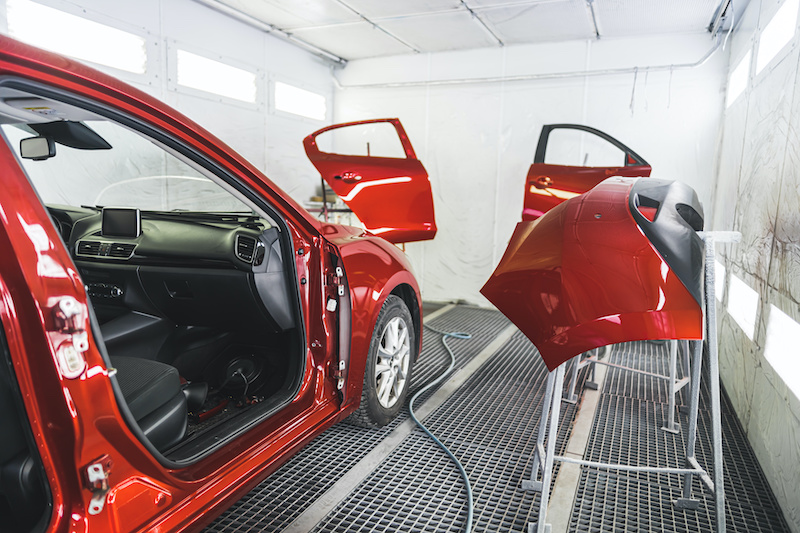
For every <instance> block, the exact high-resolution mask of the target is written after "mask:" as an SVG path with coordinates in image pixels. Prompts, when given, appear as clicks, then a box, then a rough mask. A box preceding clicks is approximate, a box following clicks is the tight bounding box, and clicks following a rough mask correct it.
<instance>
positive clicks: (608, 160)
mask: <svg viewBox="0 0 800 533" xmlns="http://www.w3.org/2000/svg"><path fill="white" fill-rule="evenodd" d="M544 162H545V163H547V164H549V165H567V166H572V167H622V166H625V152H623V151H622V150H620V149H619V148H617V147H616V146H614V145H613V144H611V143H610V142H608V141H606V140H605V139H603V138H601V137H598V136H597V135H594V134H592V133H588V132H585V131H580V130H576V129H568V128H557V129H554V130H553V131H551V132H550V136H549V138H548V141H547V151H546V152H545V158H544Z"/></svg>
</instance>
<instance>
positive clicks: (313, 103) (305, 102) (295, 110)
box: [275, 81, 328, 120]
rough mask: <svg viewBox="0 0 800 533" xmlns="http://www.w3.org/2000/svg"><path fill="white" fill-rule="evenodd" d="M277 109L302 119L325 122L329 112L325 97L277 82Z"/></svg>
mask: <svg viewBox="0 0 800 533" xmlns="http://www.w3.org/2000/svg"><path fill="white" fill-rule="evenodd" d="M275 109H277V110H278V111H285V112H286V113H292V114H294V115H300V116H301V117H306V118H313V119H314V120H325V117H326V115H327V112H328V107H327V101H326V99H325V97H324V96H322V95H321V94H317V93H315V92H311V91H306V90H305V89H300V88H299V87H295V86H294V85H289V84H288V83H283V82H280V81H276V82H275Z"/></svg>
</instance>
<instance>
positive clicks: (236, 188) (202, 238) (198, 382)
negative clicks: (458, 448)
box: [0, 36, 435, 532]
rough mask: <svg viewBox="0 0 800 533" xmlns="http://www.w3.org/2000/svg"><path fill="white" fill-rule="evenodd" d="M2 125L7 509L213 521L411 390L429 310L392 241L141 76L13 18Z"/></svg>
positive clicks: (363, 166) (1, 48)
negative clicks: (46, 41)
mask: <svg viewBox="0 0 800 533" xmlns="http://www.w3.org/2000/svg"><path fill="white" fill-rule="evenodd" d="M0 127H2V133H3V140H0V172H2V184H3V194H2V195H0V213H1V215H0V257H2V261H0V321H1V322H2V328H1V330H0V333H2V335H0V337H2V338H1V339H0V340H2V364H0V408H2V410H3V414H2V415H1V416H2V418H0V426H2V427H3V431H4V433H6V434H8V435H12V436H13V438H11V439H6V440H5V444H3V445H2V446H0V476H2V481H3V484H2V488H0V519H1V520H2V521H3V526H4V527H6V528H10V530H12V531H53V532H55V531H84V532H93V531H112V530H113V531H156V530H157V531H195V530H199V529H200V528H201V527H202V526H204V525H206V524H208V523H210V522H211V521H212V520H213V519H214V518H215V517H216V516H217V515H219V514H220V513H221V512H222V511H223V510H224V509H225V508H227V507H228V506H229V505H231V504H232V503H233V502H235V501H236V500H237V499H238V498H240V497H241V496H242V495H243V494H244V493H246V492H247V491H248V490H249V489H250V488H252V487H253V486H255V485H256V484H257V483H258V482H259V481H261V480H262V479H264V478H265V477H266V476H268V475H269V474H270V473H271V472H273V471H274V470H275V469H276V468H277V467H278V466H279V465H280V464H282V463H283V462H284V461H286V460H287V459H288V458H289V457H290V456H291V455H292V454H293V453H294V452H295V451H297V450H298V449H300V448H301V447H302V446H303V445H304V444H306V443H307V442H309V441H310V440H311V439H312V438H313V437H315V436H316V435H318V434H319V433H320V432H322V431H323V430H325V429H326V428H328V427H330V426H331V425H332V424H334V423H336V422H338V421H340V420H342V419H344V418H346V417H347V416H348V415H350V414H351V413H353V412H356V413H359V414H360V415H364V411H363V410H364V409H365V406H364V404H363V402H361V399H362V395H363V394H365V392H364V391H366V390H367V389H369V388H370V387H372V388H373V389H375V390H373V393H377V394H378V396H380V397H381V398H382V397H383V396H382V395H383V392H386V398H389V399H390V400H389V402H388V403H389V404H390V405H389V407H387V408H385V409H384V408H381V409H382V412H384V411H385V413H388V414H389V415H391V414H392V413H394V412H396V410H397V409H399V408H400V406H401V405H402V400H403V394H404V393H405V392H406V391H407V381H410V374H409V373H410V367H409V364H410V363H411V362H413V360H414V359H415V358H416V357H417V356H418V354H419V349H420V346H421V314H422V313H421V299H420V293H419V287H418V284H417V282H416V280H415V278H414V275H413V273H412V272H411V267H410V264H409V262H408V259H407V258H406V257H405V255H404V254H403V253H402V252H401V251H400V250H399V249H398V248H397V247H396V246H395V245H393V244H390V243H389V242H387V241H386V240H384V239H382V238H380V237H378V236H376V235H374V234H371V233H370V232H368V231H365V230H360V229H357V228H352V227H346V226H339V225H335V224H328V223H324V222H320V221H318V220H317V219H315V218H314V217H313V216H312V215H310V214H309V213H308V212H307V211H306V210H305V209H304V208H302V207H301V206H300V205H299V204H298V203H297V202H295V201H294V200H292V199H291V198H290V197H289V196H287V195H286V194H285V193H284V192H283V191H281V190H280V189H279V188H278V187H277V186H276V185H275V184H274V183H272V182H271V181H270V180H269V179H267V178H266V177H265V176H264V175H263V174H262V173H261V172H260V171H258V170H257V169H256V168H254V167H253V166H252V165H250V164H249V163H248V162H247V161H245V160H244V159H243V158H242V157H241V156H239V155H238V154H236V153H235V152H234V151H233V150H231V149H230V148H229V147H227V146H226V145H225V144H224V143H222V142H221V141H219V140H218V139H216V138H215V137H214V136H213V135H211V134H210V133H208V132H207V131H205V130H204V129H202V128H201V127H200V126H198V125H196V124H195V123H194V122H192V121H191V120H190V119H188V118H186V117H185V116H183V115H181V114H180V113H178V112H177V111H175V110H173V109H171V108H169V107H168V106H166V105H164V104H162V103H160V102H158V101H157V100H155V99H154V98H152V97H150V96H148V95H146V94H145V93H143V92H141V91H138V90H136V89H134V88H132V87H130V86H128V85H126V84H124V83H122V82H120V81H118V80H116V79H114V78H112V77H110V76H107V75H105V74H102V73H100V72H97V71H96V70H94V69H92V68H89V67H87V66H85V65H82V64H81V63H78V62H76V61H73V60H71V59H68V58H65V57H61V56H59V55H56V54H52V53H49V52H45V51H42V50H39V49H36V48H33V47H30V46H27V45H24V44H22V43H19V42H17V41H14V40H12V39H10V38H7V37H4V36H0ZM31 135H33V137H31ZM403 141H404V142H407V138H405V139H404V140H403ZM408 146H410V144H408ZM372 162H373V160H372V159H370V158H365V159H361V160H359V161H358V164H357V165H356V166H355V167H354V168H353V170H354V171H357V172H362V173H370V172H374V169H373V168H372V166H371V163H372ZM373 192H374V191H373ZM428 194H429V191H428ZM53 198H54V199H56V200H57V201H56V202H53V201H52V199H53ZM84 198H88V200H86V201H85V203H84V200H83V199H84ZM62 199H65V200H64V201H62ZM67 200H68V201H67ZM98 200H99V201H98ZM372 201H373V202H379V201H381V198H380V195H377V196H373V197H372ZM101 202H102V204H101ZM154 206H157V208H154ZM430 216H431V217H432V216H433V211H432V209H431V211H430ZM390 222H392V223H393V224H394V227H395V228H398V229H399V231H403V229H404V227H403V223H404V221H403V220H401V219H395V220H393V221H390ZM426 223H428V224H429V226H430V227H434V228H435V223H434V221H433V220H432V219H431V220H428V221H426ZM407 236H410V237H414V234H413V232H411V233H410V234H409V235H407ZM427 236H428V237H432V234H431V232H430V231H428V232H427ZM398 331H399V332H400V334H402V337H399V336H398V335H399V334H398ZM387 332H388V333H387ZM389 333H391V335H389ZM389 337H392V338H391V339H390V340H392V341H393V342H394V344H395V345H396V346H395V347H394V348H391V347H387V346H388V344H387V343H388V341H386V339H387V338H389ZM387 350H389V351H392V350H393V351H392V353H391V354H389V355H386V353H388V352H387ZM376 354H377V355H376ZM376 357H377V358H378V359H377V363H376V362H375V361H373V362H372V363H370V360H371V359H370V358H373V359H374V358H376ZM381 358H384V359H381ZM389 363H391V365H394V366H392V368H391V369H390V370H391V371H390V370H387V369H386V368H384V367H386V365H387V364H389ZM370 364H371V366H369V365H370ZM404 365H405V366H404ZM368 366H369V368H372V369H373V371H374V372H373V374H372V375H371V376H366V378H365V368H367V367H368ZM376 366H377V367H378V369H377V370H374V369H375V367H376ZM407 367H408V368H407ZM405 368H407V370H404V369H405ZM400 374H402V376H400V377H398V376H399V375H400ZM401 377H402V383H401ZM390 378H391V380H390ZM379 399H380V398H379ZM383 403H386V402H381V404H383ZM360 404H361V405H360ZM367 414H369V413H367ZM361 419H362V420H365V418H364V416H361Z"/></svg>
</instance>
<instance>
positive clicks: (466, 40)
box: [196, 0, 749, 60]
mask: <svg viewBox="0 0 800 533" xmlns="http://www.w3.org/2000/svg"><path fill="white" fill-rule="evenodd" d="M196 1H197V2H200V3H202V4H204V5H207V6H211V7H212V8H213V7H214V6H215V5H217V6H219V10H220V11H223V12H227V13H228V14H230V15H232V16H240V18H243V19H244V20H251V21H252V20H253V19H256V20H258V21H260V22H264V23H266V24H270V25H272V26H274V27H276V28H278V29H279V30H282V31H283V32H285V33H289V34H291V35H292V36H293V37H294V38H296V39H299V40H304V41H306V42H307V43H308V44H311V45H313V46H314V47H317V48H319V49H320V50H321V51H320V50H316V52H317V53H320V54H322V55H325V53H330V54H334V55H336V56H339V57H340V58H342V59H345V60H347V59H359V58H365V57H379V56H386V55H397V54H407V53H408V54H410V53H416V52H422V53H427V52H440V51H445V50H463V49H475V48H481V47H496V46H498V41H497V39H499V40H500V41H502V43H503V44H526V43H540V42H553V41H570V40H576V39H592V38H596V37H598V36H599V37H600V38H603V37H625V36H631V35H665V34H675V33H682V34H687V33H693V32H702V31H705V30H706V29H707V27H708V26H709V24H710V23H711V22H712V18H713V17H714V15H715V12H716V11H717V9H718V8H719V6H720V5H727V3H726V2H727V0H196ZM748 1H749V0H737V5H739V6H740V7H739V8H737V10H738V9H740V8H741V5H742V3H744V4H746V3H747V2H748ZM223 8H225V9H223ZM226 10H228V11H226ZM241 14H243V15H246V17H241ZM247 17H250V18H249V19H247ZM476 17H477V18H476ZM493 34H494V36H493ZM495 37H496V38H495Z"/></svg>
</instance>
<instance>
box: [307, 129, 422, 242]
mask: <svg viewBox="0 0 800 533" xmlns="http://www.w3.org/2000/svg"><path fill="white" fill-rule="evenodd" d="M381 125H388V126H390V127H393V130H392V131H391V132H390V133H389V134H386V132H385V131H384V132H383V133H384V136H383V141H384V142H386V141H388V142H389V143H394V144H396V143H397V141H399V145H397V148H398V149H397V150H396V151H395V152H394V153H392V155H391V156H388V155H385V154H386V153H387V152H385V151H381V152H380V154H381V155H372V151H371V150H372V149H371V148H370V145H371V143H370V141H366V143H365V150H364V151H365V152H366V153H365V154H354V153H353V152H355V151H356V150H353V149H352V148H353V144H352V143H350V145H349V146H345V145H344V144H343V143H342V142H341V141H339V144H340V145H341V147H339V148H338V150H339V152H340V153H334V152H326V151H322V150H321V149H320V147H319V145H318V143H317V137H318V136H320V135H322V134H327V133H329V132H330V133H339V134H344V135H341V136H340V137H341V138H344V137H346V136H347V135H349V137H350V138H351V139H352V138H353V137H354V135H353V134H354V133H356V132H358V134H359V135H356V137H359V138H360V139H363V140H366V139H369V138H371V137H366V136H363V135H360V134H362V133H363V134H371V133H374V132H373V131H369V130H377V129H378V128H379V127H381ZM383 129H384V130H386V129H387V128H385V127H384V128H383ZM345 130H347V131H345ZM326 137H333V135H330V136H327V135H326ZM360 139H359V140H360ZM333 140H337V139H333ZM303 146H304V147H305V150H306V154H307V155H308V158H309V159H310V160H311V162H312V163H313V164H314V166H315V167H316V168H317V170H319V172H320V174H321V175H322V177H323V179H324V180H325V181H326V182H327V183H328V184H329V185H330V186H331V188H332V189H333V191H334V192H335V193H336V194H337V195H338V196H339V197H341V198H342V200H343V201H344V202H345V203H346V204H347V205H348V207H350V209H351V210H352V211H353V213H355V214H356V216H358V218H359V219H360V220H361V222H363V223H364V226H366V228H367V229H368V230H369V231H370V232H371V233H374V234H375V235H379V236H381V237H383V238H384V239H386V240H388V241H390V242H393V243H401V242H412V241H424V240H429V239H433V237H434V236H435V235H436V221H435V218H434V213H433V194H432V193H431V183H430V179H429V178H428V173H427V172H426V171H425V167H423V166H422V163H421V162H420V161H419V159H417V156H416V154H415V153H414V148H413V147H412V146H411V141H409V139H408V135H407V134H406V132H405V130H404V129H403V125H402V124H401V123H400V120H399V119H396V118H384V119H375V120H363V121H358V122H348V123H344V124H336V125H333V126H328V127H326V128H322V129H320V130H317V131H315V132H314V133H312V134H311V135H309V136H308V137H306V138H305V139H303ZM344 152H349V153H344ZM389 153H391V152H389Z"/></svg>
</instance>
